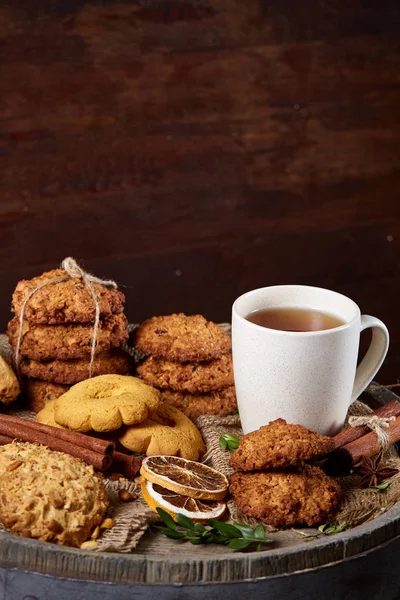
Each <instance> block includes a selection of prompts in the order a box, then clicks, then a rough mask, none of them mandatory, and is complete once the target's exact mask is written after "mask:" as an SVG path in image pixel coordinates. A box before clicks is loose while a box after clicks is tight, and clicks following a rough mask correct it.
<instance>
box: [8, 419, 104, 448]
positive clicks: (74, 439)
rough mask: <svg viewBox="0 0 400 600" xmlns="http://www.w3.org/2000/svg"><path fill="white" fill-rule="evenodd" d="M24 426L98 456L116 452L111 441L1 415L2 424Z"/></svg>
mask: <svg viewBox="0 0 400 600" xmlns="http://www.w3.org/2000/svg"><path fill="white" fill-rule="evenodd" d="M2 421H3V422H8V423H16V424H21V422H22V424H23V425H24V426H26V427H29V428H30V429H33V430H35V431H40V432H42V433H46V434H47V435H51V436H52V437H53V438H58V439H60V440H65V441H66V442H70V443H71V444H76V445H77V446H80V447H81V448H87V449H88V450H92V451H93V452H97V453H98V454H112V453H113V452H114V448H115V444H114V443H113V442H111V441H110V440H103V439H101V438H95V437H91V436H88V435H85V434H83V433H78V432H77V431H71V430H70V429H60V428H59V427H53V426H52V425H44V424H43V423H38V422H37V421H29V420H28V419H22V417H13V416H10V415H0V423H1V422H2Z"/></svg>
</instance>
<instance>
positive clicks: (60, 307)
mask: <svg viewBox="0 0 400 600" xmlns="http://www.w3.org/2000/svg"><path fill="white" fill-rule="evenodd" d="M65 275H66V272H65V271H64V270H63V269H55V270H53V271H48V272H47V273H43V275H40V276H39V277H34V278H33V279H30V280H28V279H24V280H22V281H20V282H19V283H18V285H17V287H16V289H15V292H14V294H13V307H14V311H15V313H16V314H17V315H20V314H21V310H22V305H23V303H24V301H25V298H26V297H27V296H28V294H29V293H30V292H31V291H32V290H34V289H35V287H37V286H38V285H41V284H42V283H44V282H45V281H50V280H52V279H57V278H58V277H64V276H65ZM92 286H93V289H94V291H95V293H96V296H97V298H98V301H99V306H100V315H101V316H102V317H108V316H110V315H112V314H117V313H121V312H122V311H123V308H124V301H125V296H124V294H123V293H122V292H120V291H119V290H115V289H112V288H106V287H104V286H102V285H100V284H99V283H92ZM95 315H96V313H95V305H94V302H93V298H92V295H91V293H90V292H89V290H88V289H87V288H86V286H85V284H84V283H83V282H82V281H81V280H80V279H68V280H67V281H63V282H60V283H52V284H50V285H46V286H45V287H43V288H41V289H40V290H38V291H37V292H35V294H34V295H33V296H32V297H31V298H30V300H29V301H28V303H27V305H26V307H25V313H24V317H25V319H26V320H27V321H30V322H31V323H41V324H45V323H46V324H48V325H56V324H57V323H91V322H92V321H94V319H95Z"/></svg>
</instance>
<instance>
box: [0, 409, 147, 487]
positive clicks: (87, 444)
mask: <svg viewBox="0 0 400 600" xmlns="http://www.w3.org/2000/svg"><path fill="white" fill-rule="evenodd" d="M2 422H3V423H8V424H9V425H10V427H11V426H12V424H15V425H17V426H18V425H21V426H22V427H26V428H30V429H31V430H32V431H36V432H40V433H44V434H49V435H51V436H57V437H56V439H60V440H64V441H67V442H71V443H74V444H76V446H77V447H80V448H82V449H86V450H89V451H93V452H95V453H96V454H99V456H98V457H94V456H93V455H92V454H90V453H89V454H88V458H89V459H90V460H91V461H93V462H90V463H89V464H93V465H94V466H95V467H96V468H100V470H106V469H108V470H109V471H110V472H111V473H114V472H118V473H121V474H123V475H124V476H125V477H127V478H128V479H133V478H134V477H135V475H137V473H138V472H139V469H140V464H141V461H140V458H139V457H137V456H132V455H129V454H124V453H123V452H114V447H115V446H114V443H113V442H110V441H109V440H103V439H100V438H94V437H91V436H88V435H84V434H82V433H77V432H75V431H69V430H64V429H59V428H57V427H52V426H51V425H44V424H43V423H37V422H36V421H29V420H27V419H22V418H21V417H12V416H9V415H0V431H3V429H2ZM7 431H9V433H10V432H11V431H12V432H13V435H5V434H4V433H0V446H1V445H4V444H11V442H12V441H13V440H15V439H20V440H21V441H31V440H29V439H26V436H25V437H19V436H18V435H17V434H16V433H17V432H16V431H15V430H14V428H12V429H10V428H8V429H7ZM20 433H21V431H20ZM24 435H25V434H24ZM34 441H39V440H38V439H36V438H35V440H34ZM42 443H43V442H42ZM46 446H48V447H49V448H52V446H51V444H50V441H49V440H47V442H46ZM52 449H53V450H55V449H56V448H52ZM61 451H62V452H67V447H66V446H65V447H64V450H61ZM78 452H79V454H78ZM67 454H70V452H67ZM72 456H75V454H72ZM76 456H77V458H83V456H82V452H81V451H78V450H77V453H76ZM106 456H111V457H112V463H111V464H109V461H108V459H105V457H106ZM83 460H85V459H83ZM104 461H105V462H104ZM85 462H88V461H85ZM96 465H100V467H98V466H96ZM107 465H108V466H107Z"/></svg>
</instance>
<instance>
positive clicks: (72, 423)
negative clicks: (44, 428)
mask: <svg viewBox="0 0 400 600" xmlns="http://www.w3.org/2000/svg"><path fill="white" fill-rule="evenodd" d="M159 403H160V392H159V391H158V390H156V389H154V388H152V387H150V386H149V385H147V384H146V383H144V382H143V381H142V380H141V379H138V378H137V377H129V376H128V375H99V376H98V377H92V379H86V380H85V381H81V382H80V383H77V384H75V385H74V386H72V388H71V389H70V390H68V392H66V393H65V394H64V395H63V396H62V397H61V398H58V399H57V400H56V403H55V405H54V406H55V410H54V418H55V420H56V422H57V423H58V424H59V425H62V426H63V427H68V429H72V430H73V431H82V432H85V431H92V430H94V431H114V430H115V429H119V428H120V427H122V425H134V424H135V423H141V422H142V421H144V420H145V419H146V418H147V417H148V416H149V414H150V413H151V412H152V411H153V410H155V409H156V408H157V407H158V405H159Z"/></svg>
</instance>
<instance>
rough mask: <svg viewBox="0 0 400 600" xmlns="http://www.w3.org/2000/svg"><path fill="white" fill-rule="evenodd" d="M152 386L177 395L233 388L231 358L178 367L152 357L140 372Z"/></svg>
mask: <svg viewBox="0 0 400 600" xmlns="http://www.w3.org/2000/svg"><path fill="white" fill-rule="evenodd" d="M136 371H137V373H138V375H139V376H140V377H141V378H142V379H143V380H144V381H145V382H146V383H148V384H150V385H154V387H157V388H161V389H168V388H170V389H172V390H175V391H177V392H189V393H191V394H204V393H207V392H211V391H213V390H219V389H221V388H223V387H227V386H230V385H233V366H232V356H231V354H230V353H229V354H224V355H223V356H221V358H217V359H216V360H210V361H206V362H185V363H177V362H172V361H169V360H163V359H161V358H154V357H152V356H150V357H149V358H146V359H145V360H144V361H143V362H142V363H141V364H140V365H139V366H138V367H137V369H136Z"/></svg>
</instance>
